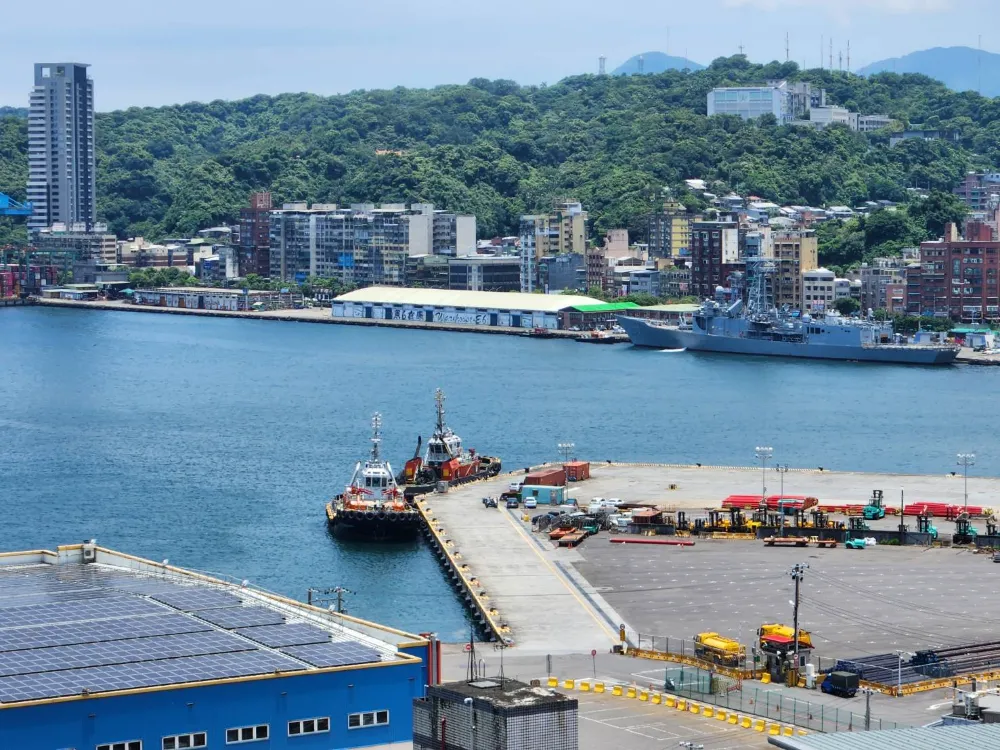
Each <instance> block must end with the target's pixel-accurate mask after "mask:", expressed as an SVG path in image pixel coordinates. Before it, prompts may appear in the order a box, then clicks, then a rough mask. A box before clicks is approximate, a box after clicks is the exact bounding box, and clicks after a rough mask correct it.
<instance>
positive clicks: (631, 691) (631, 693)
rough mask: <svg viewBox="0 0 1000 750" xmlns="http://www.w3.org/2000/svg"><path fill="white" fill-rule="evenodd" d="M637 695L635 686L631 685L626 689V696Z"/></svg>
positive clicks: (633, 696)
mask: <svg viewBox="0 0 1000 750" xmlns="http://www.w3.org/2000/svg"><path fill="white" fill-rule="evenodd" d="M635 696H636V692H635V688H634V687H630V688H629V689H628V690H627V691H625V697H626V698H635Z"/></svg>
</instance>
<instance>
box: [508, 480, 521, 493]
mask: <svg viewBox="0 0 1000 750" xmlns="http://www.w3.org/2000/svg"><path fill="white" fill-rule="evenodd" d="M523 486H524V482H511V483H510V484H508V485H507V490H508V491H510V492H520V491H521V488H522V487H523Z"/></svg>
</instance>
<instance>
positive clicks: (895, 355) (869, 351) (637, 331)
mask: <svg viewBox="0 0 1000 750" xmlns="http://www.w3.org/2000/svg"><path fill="white" fill-rule="evenodd" d="M618 324H619V325H620V326H621V327H622V328H624V329H625V332H626V333H628V337H629V340H631V342H632V343H633V344H634V345H635V346H641V347H648V348H653V349H689V350H691V351H698V352H716V353H719V354H746V355H752V356H767V357H797V358H801V359H826V360H839V361H844V362H882V363H887V364H907V365H947V364H951V363H953V362H954V361H955V358H956V357H957V356H958V349H953V348H949V347H930V346H906V345H891V346H890V345H881V346H837V345H830V344H815V343H808V342H806V343H794V342H787V341H765V340H759V339H746V338H738V337H736V336H712V335H705V334H700V333H694V332H693V331H684V330H680V329H679V328H667V327H665V326H659V325H652V324H650V323H649V322H648V321H646V320H640V319H638V318H628V317H624V316H623V317H619V318H618Z"/></svg>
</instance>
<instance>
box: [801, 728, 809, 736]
mask: <svg viewBox="0 0 1000 750" xmlns="http://www.w3.org/2000/svg"><path fill="white" fill-rule="evenodd" d="M807 734H809V732H807V731H806V730H805V729H800V730H799V737H805V736H806V735H807Z"/></svg>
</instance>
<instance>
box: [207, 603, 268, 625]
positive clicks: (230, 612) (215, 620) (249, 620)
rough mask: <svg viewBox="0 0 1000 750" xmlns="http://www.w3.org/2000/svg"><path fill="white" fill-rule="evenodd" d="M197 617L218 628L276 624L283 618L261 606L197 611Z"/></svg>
mask: <svg viewBox="0 0 1000 750" xmlns="http://www.w3.org/2000/svg"><path fill="white" fill-rule="evenodd" d="M197 614H198V617H200V618H201V619H203V620H208V621H209V622H210V623H212V624H213V625H218V626H219V627H220V628H244V627H248V626H250V625H278V624H279V623H282V622H284V621H285V618H284V617H283V616H282V615H281V614H280V613H278V612H275V611H274V610H271V609H264V608H263V607H229V608H227V609H211V610H204V611H201V612H198V613H197Z"/></svg>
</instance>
